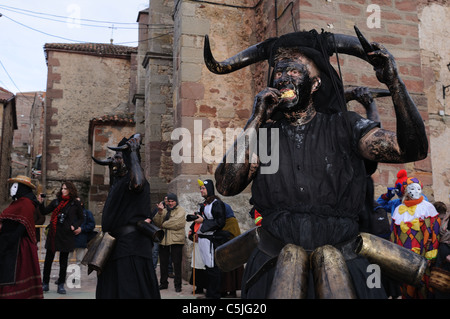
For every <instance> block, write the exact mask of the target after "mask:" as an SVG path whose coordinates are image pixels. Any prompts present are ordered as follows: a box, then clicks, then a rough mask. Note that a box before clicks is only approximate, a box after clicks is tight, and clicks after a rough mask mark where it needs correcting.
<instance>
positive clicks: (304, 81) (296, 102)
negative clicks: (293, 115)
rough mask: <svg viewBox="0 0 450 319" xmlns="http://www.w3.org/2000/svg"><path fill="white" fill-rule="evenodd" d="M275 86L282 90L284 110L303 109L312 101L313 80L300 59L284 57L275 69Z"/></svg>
mask: <svg viewBox="0 0 450 319" xmlns="http://www.w3.org/2000/svg"><path fill="white" fill-rule="evenodd" d="M273 87H274V88H276V89H278V90H279V91H280V92H281V101H280V104H279V105H278V107H279V108H280V109H281V110H282V111H303V110H305V109H306V108H307V106H308V105H309V103H310V101H311V88H312V81H311V78H310V76H309V72H308V69H307V67H306V65H305V64H303V63H302V62H301V61H300V60H298V59H283V60H281V61H279V62H278V63H277V64H276V66H275V69H274V81H273Z"/></svg>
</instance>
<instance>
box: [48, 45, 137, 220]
mask: <svg viewBox="0 0 450 319" xmlns="http://www.w3.org/2000/svg"><path fill="white" fill-rule="evenodd" d="M44 51H45V55H46V61H47V65H48V78H47V90H46V99H45V109H44V113H45V117H44V118H45V132H44V142H43V147H42V177H41V179H42V180H41V182H42V185H45V188H46V192H47V193H49V196H48V197H47V198H49V199H52V198H53V197H54V196H53V195H52V194H51V193H53V194H54V193H55V192H56V191H57V190H59V187H60V185H61V182H62V181H64V180H70V181H72V182H74V183H75V185H76V186H77V188H78V191H79V192H80V196H81V198H82V200H83V201H84V202H88V201H89V189H90V182H91V170H92V165H93V162H92V159H91V155H92V148H91V146H90V145H89V125H90V123H91V120H93V119H95V118H99V117H102V116H105V115H107V116H114V115H120V114H128V113H133V112H134V106H133V103H132V99H133V97H134V92H133V91H134V90H135V85H134V84H133V83H135V80H134V79H135V77H136V74H135V67H134V65H135V58H136V48H135V47H128V46H120V45H112V44H100V43H77V44H67V43H47V44H45V46H44ZM127 134H128V133H127ZM122 137H123V136H121V137H120V139H121V138H122ZM117 138H118V137H117ZM120 139H119V140H120ZM119 140H115V141H114V140H113V141H108V142H111V143H113V144H114V143H116V144H117V143H118V142H119ZM104 148H106V145H104ZM95 207H97V205H95V204H93V208H95ZM90 208H91V207H90ZM93 213H94V215H95V216H96V218H98V214H100V213H101V212H97V211H93ZM97 221H98V219H97Z"/></svg>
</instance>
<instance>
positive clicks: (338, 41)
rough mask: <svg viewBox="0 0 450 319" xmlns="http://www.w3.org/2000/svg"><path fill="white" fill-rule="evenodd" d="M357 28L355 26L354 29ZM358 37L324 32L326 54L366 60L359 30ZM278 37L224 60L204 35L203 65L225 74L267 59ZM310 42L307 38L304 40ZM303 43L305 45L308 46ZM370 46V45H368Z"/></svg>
mask: <svg viewBox="0 0 450 319" xmlns="http://www.w3.org/2000/svg"><path fill="white" fill-rule="evenodd" d="M356 30H358V28H357V27H356V26H355V31H356ZM356 32H357V35H358V37H355V36H350V35H345V34H332V33H326V42H327V47H328V52H327V53H328V54H329V55H330V56H331V55H333V53H335V52H337V53H343V54H348V55H352V56H355V57H358V58H360V59H363V60H365V61H367V55H366V52H365V50H364V48H363V46H362V45H361V43H364V44H366V43H367V44H368V42H367V40H365V38H364V37H363V36H362V34H361V32H359V30H358V31H356ZM277 39H278V38H269V39H267V40H265V41H263V42H260V43H258V44H255V45H252V46H250V47H249V48H247V49H245V50H243V51H241V52H239V53H237V54H236V55H234V56H232V57H231V58H228V59H226V60H224V61H217V60H216V59H215V58H214V56H213V55H212V52H211V47H210V44H209V37H208V35H206V36H205V43H204V48H203V58H204V61H205V65H206V67H207V68H208V70H210V71H211V72H212V73H215V74H227V73H231V72H234V71H237V70H239V69H242V68H244V67H246V66H248V65H251V64H253V63H256V62H260V61H264V60H267V59H269V57H270V50H271V47H272V44H273V43H274V42H275V41H276V40H277ZM306 41H307V42H310V41H309V40H306ZM311 44H312V42H310V43H309V44H306V43H305V46H310V45H311ZM369 46H370V45H369Z"/></svg>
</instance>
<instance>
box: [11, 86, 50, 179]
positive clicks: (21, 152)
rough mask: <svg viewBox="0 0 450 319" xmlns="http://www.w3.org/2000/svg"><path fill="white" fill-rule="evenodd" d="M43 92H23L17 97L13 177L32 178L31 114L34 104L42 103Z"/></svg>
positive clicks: (12, 155)
mask: <svg viewBox="0 0 450 319" xmlns="http://www.w3.org/2000/svg"><path fill="white" fill-rule="evenodd" d="M42 95H43V92H23V93H18V94H17V95H16V112H17V130H15V131H14V139H13V152H12V154H11V157H12V175H14V176H15V175H25V176H30V174H31V165H32V160H33V157H32V155H31V148H32V145H31V124H32V123H31V119H32V117H31V112H32V108H33V104H34V103H35V102H36V101H37V100H38V101H42Z"/></svg>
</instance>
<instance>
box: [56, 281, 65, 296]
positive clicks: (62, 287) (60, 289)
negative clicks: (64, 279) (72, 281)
mask: <svg viewBox="0 0 450 319" xmlns="http://www.w3.org/2000/svg"><path fill="white" fill-rule="evenodd" d="M57 293H59V294H62V295H65V294H66V290H65V289H64V284H58V290H57Z"/></svg>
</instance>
